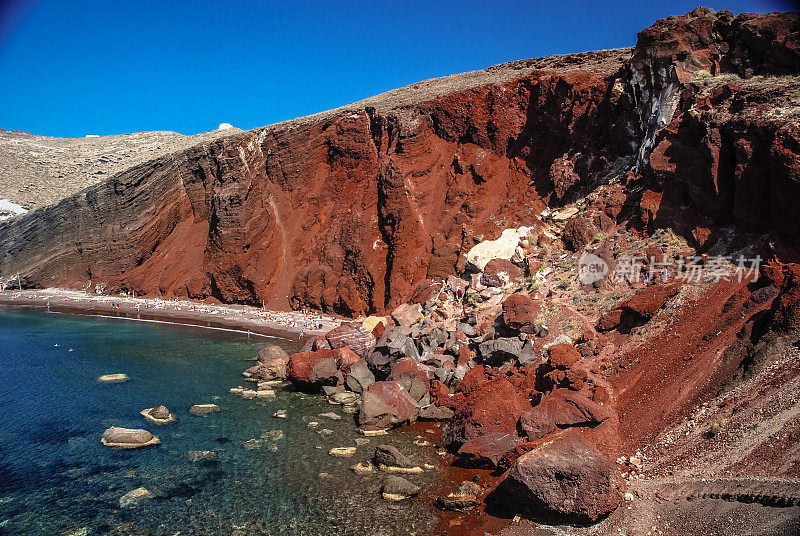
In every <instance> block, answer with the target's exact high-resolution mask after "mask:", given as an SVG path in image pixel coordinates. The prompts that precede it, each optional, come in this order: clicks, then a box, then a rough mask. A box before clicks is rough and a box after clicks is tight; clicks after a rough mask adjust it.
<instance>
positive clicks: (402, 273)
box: [0, 10, 798, 315]
mask: <svg viewBox="0 0 800 536" xmlns="http://www.w3.org/2000/svg"><path fill="white" fill-rule="evenodd" d="M796 24H797V21H796V17H795V16H793V15H767V16H749V15H740V16H738V17H733V16H732V15H730V13H727V12H719V13H710V12H707V11H703V10H699V11H696V12H693V13H692V14H690V15H687V16H685V17H679V18H671V19H665V20H663V21H659V22H658V23H657V24H656V25H654V26H653V27H651V28H649V29H647V30H645V31H643V32H642V33H641V35H640V39H639V43H638V44H637V47H636V48H635V49H634V50H633V51H631V50H612V51H603V52H591V53H582V54H574V55H566V56H556V57H549V58H543V59H539V60H528V61H521V62H515V63H511V64H506V65H501V66H497V67H492V68H489V69H486V70H485V71H479V72H473V73H466V74H463V75H455V76H451V77H445V78H442V79H436V80H431V81H427V82H421V83H419V84H415V85H413V86H409V87H406V88H403V89H400V90H396V91H392V92H389V93H387V94H384V95H380V96H377V97H375V98H373V99H368V100H366V101H363V102H361V103H356V104H353V105H350V106H347V107H345V108H342V109H339V110H333V111H331V112H327V113H323V114H318V115H316V116H310V117H307V118H302V119H300V120H296V121H291V122H287V123H282V124H278V125H273V126H270V127H266V128H263V129H258V130H255V131H250V132H245V133H241V134H238V135H234V136H226V137H224V138H221V139H218V140H214V141H209V142H208V143H203V144H199V145H195V146H193V147H190V148H188V149H186V150H183V151H180V152H175V153H171V154H169V155H167V156H163V157H160V158H154V159H151V160H148V161H146V162H144V163H142V164H140V165H138V166H137V167H134V168H128V169H127V170H124V171H121V172H120V173H118V174H116V175H114V176H113V177H111V178H109V179H108V180H105V181H103V182H100V183H98V184H96V185H94V186H92V187H89V188H88V189H86V190H85V191H83V192H80V193H78V194H76V195H74V196H72V197H69V198H67V199H65V200H63V201H61V202H60V203H58V204H57V205H55V206H51V207H47V208H46V209H44V210H40V211H37V212H36V213H34V214H31V215H30V216H28V217H25V218H20V219H18V220H16V221H14V222H13V223H11V224H9V225H6V226H4V227H2V229H0V244H2V246H3V250H4V252H5V255H4V257H3V259H2V261H1V262H0V274H3V275H8V274H9V273H11V272H14V273H16V271H20V272H22V273H23V274H24V277H25V281H26V282H27V284H28V285H32V286H45V285H58V286H71V287H83V286H85V285H87V284H88V282H89V281H90V280H91V281H100V282H102V283H104V284H106V286H107V287H108V288H112V289H130V290H136V291H137V292H141V293H148V294H155V293H161V294H165V295H178V296H188V297H193V298H204V297H214V298H216V299H218V300H220V301H224V302H243V303H262V302H265V303H268V304H270V305H271V306H273V307H278V306H283V307H286V306H289V305H292V306H293V307H301V306H310V307H314V308H320V309H323V310H326V311H331V312H336V313H340V314H345V315H355V314H359V313H369V312H380V311H383V310H385V309H386V308H387V307H392V306H394V305H396V304H398V303H400V302H401V301H403V300H404V299H405V298H406V297H407V296H408V293H409V291H410V289H411V286H412V285H413V284H414V282H416V281H419V280H420V279H423V278H425V277H432V278H436V277H442V276H445V275H447V274H449V273H451V272H453V271H455V270H460V269H462V268H463V266H462V259H463V254H464V253H465V252H466V251H467V250H468V249H469V248H471V247H472V246H473V245H474V244H475V243H476V242H477V241H480V240H481V239H488V238H493V237H495V236H496V235H498V234H499V232H500V231H501V230H502V229H503V228H505V227H511V226H516V225H520V224H526V225H533V224H535V223H536V222H537V220H538V215H539V213H540V212H541V210H542V209H543V208H545V206H557V205H560V204H563V203H564V202H565V201H568V200H573V199H575V198H577V197H579V196H581V195H585V194H586V193H587V192H589V191H591V190H592V189H593V188H594V187H596V186H597V185H599V184H604V183H608V182H611V181H623V182H625V183H626V184H627V183H628V181H631V182H636V185H633V184H631V187H630V188H628V189H627V190H626V201H625V206H626V207H628V208H629V210H633V211H637V210H638V209H637V208H636V207H637V206H638V207H640V210H639V211H640V212H641V214H639V215H637V218H636V219H637V220H639V221H638V224H641V225H642V226H650V227H652V226H654V225H655V226H658V225H659V224H660V223H661V222H662V221H668V222H678V223H677V225H678V227H679V232H681V233H682V234H685V235H691V236H692V239H693V241H694V242H695V243H696V245H697V246H698V247H700V248H701V249H708V248H710V247H711V246H712V245H713V243H714V242H715V241H716V240H717V239H718V238H719V237H720V236H722V235H724V234H725V233H722V232H721V231H720V229H722V228H726V227H728V226H730V225H732V224H736V225H738V227H739V229H740V230H742V231H744V232H754V233H762V234H763V233H767V232H769V233H772V235H773V236H774V238H775V239H776V240H781V241H785V242H787V243H791V242H792V241H793V240H794V238H793V237H795V236H797V233H796V231H797V226H798V220H797V218H798V216H797V213H796V211H794V210H792V208H791V207H792V206H793V205H792V203H793V202H794V200H795V199H796V197H795V193H796V188H797V178H796V177H795V175H794V170H795V169H796V163H797V157H798V154H797V152H795V148H796V147H797V145H796V138H795V132H796V126H797V122H796V108H797V107H796V104H795V102H796V98H795V97H794V95H795V93H794V92H795V91H796V88H797V81H798V80H797V77H796V73H797V65H796V63H795V62H796V61H797V55H796V50H795V49H794V46H795V44H796V41H795V39H796ZM613 217H619V215H617V216H613ZM622 217H630V214H629V213H628V212H626V213H625V214H624V215H623V216H622Z"/></svg>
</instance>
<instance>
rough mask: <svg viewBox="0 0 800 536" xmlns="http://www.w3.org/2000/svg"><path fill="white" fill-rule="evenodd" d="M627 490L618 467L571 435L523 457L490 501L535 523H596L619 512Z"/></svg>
mask: <svg viewBox="0 0 800 536" xmlns="http://www.w3.org/2000/svg"><path fill="white" fill-rule="evenodd" d="M623 490H624V481H623V479H622V475H620V473H619V471H618V470H617V467H616V465H615V464H614V462H612V461H611V460H609V459H608V458H606V457H605V456H603V454H602V453H600V451H598V450H597V449H596V448H594V447H593V446H591V445H589V444H588V443H587V442H586V441H585V440H584V439H583V438H582V437H581V436H580V434H578V433H576V432H571V433H567V434H564V435H562V436H560V437H558V438H557V439H555V440H553V441H550V442H547V443H544V444H542V445H541V446H539V447H537V448H535V449H533V450H531V451H530V452H528V453H527V454H523V455H522V456H520V458H519V459H518V460H517V461H516V463H514V466H513V467H512V468H511V470H509V471H508V473H506V476H505V478H503V480H502V481H501V482H500V484H498V486H497V488H496V489H495V490H494V491H493V492H492V493H491V494H490V496H489V497H488V500H489V501H492V502H496V503H500V504H501V505H503V507H505V508H506V509H508V510H510V511H512V512H518V513H520V514H524V515H526V516H528V517H532V518H535V519H540V518H542V517H546V518H549V519H552V518H553V517H555V518H557V520H558V521H568V522H578V523H594V522H596V521H598V520H599V519H600V518H602V517H604V516H607V515H608V514H610V513H611V512H613V511H614V510H615V509H616V508H617V507H618V506H619V504H620V502H621V501H622V491H623Z"/></svg>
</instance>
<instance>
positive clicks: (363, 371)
mask: <svg viewBox="0 0 800 536" xmlns="http://www.w3.org/2000/svg"><path fill="white" fill-rule="evenodd" d="M345 383H346V384H347V387H348V388H349V389H350V390H351V391H354V392H356V393H360V392H361V391H363V390H364V389H366V388H367V386H369V385H371V384H373V383H375V375H374V374H372V371H370V370H369V367H368V366H367V361H366V360H365V359H359V360H358V361H356V362H355V363H353V364H352V365H351V366H350V372H349V373H348V374H347V378H346V379H345Z"/></svg>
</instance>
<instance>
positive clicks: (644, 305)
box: [620, 283, 680, 322]
mask: <svg viewBox="0 0 800 536" xmlns="http://www.w3.org/2000/svg"><path fill="white" fill-rule="evenodd" d="M679 289H680V283H668V284H663V285H662V284H657V285H650V286H647V287H645V288H643V289H642V290H640V291H639V292H637V293H636V294H634V295H633V297H632V298H630V299H629V300H626V301H624V302H623V303H621V304H620V309H622V310H623V311H624V312H625V313H627V315H629V316H631V317H632V319H633V321H634V322H646V321H647V320H650V318H652V317H653V315H654V314H655V313H656V312H657V311H658V310H659V309H661V307H662V306H663V305H664V302H666V301H667V300H668V299H670V298H671V297H673V296H674V295H675V294H677V293H678V290H679Z"/></svg>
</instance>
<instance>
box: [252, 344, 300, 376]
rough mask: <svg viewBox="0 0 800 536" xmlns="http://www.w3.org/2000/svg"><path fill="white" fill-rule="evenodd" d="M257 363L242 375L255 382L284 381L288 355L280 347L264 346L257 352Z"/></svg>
mask: <svg viewBox="0 0 800 536" xmlns="http://www.w3.org/2000/svg"><path fill="white" fill-rule="evenodd" d="M257 360H258V363H256V365H255V366H253V367H250V368H249V369H247V370H246V371H244V373H243V375H244V376H245V377H246V378H248V379H251V380H255V381H269V380H285V379H286V366H287V365H288V364H289V354H287V353H286V352H285V351H284V349H283V348H281V347H280V346H276V345H273V346H266V347H264V348H262V349H261V350H260V351H259V352H258V357H257Z"/></svg>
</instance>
